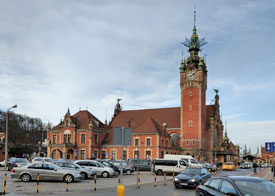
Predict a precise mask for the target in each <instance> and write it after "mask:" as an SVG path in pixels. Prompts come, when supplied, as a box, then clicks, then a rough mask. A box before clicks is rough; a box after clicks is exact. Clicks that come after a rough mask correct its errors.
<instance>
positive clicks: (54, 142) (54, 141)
mask: <svg viewBox="0 0 275 196" xmlns="http://www.w3.org/2000/svg"><path fill="white" fill-rule="evenodd" d="M53 144H56V135H53Z"/></svg>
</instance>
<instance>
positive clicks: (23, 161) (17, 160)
mask: <svg viewBox="0 0 275 196" xmlns="http://www.w3.org/2000/svg"><path fill="white" fill-rule="evenodd" d="M16 162H18V163H29V161H28V160H27V159H16Z"/></svg>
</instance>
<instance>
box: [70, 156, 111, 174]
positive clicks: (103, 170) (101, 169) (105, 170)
mask: <svg viewBox="0 0 275 196" xmlns="http://www.w3.org/2000/svg"><path fill="white" fill-rule="evenodd" d="M74 163H76V164H78V165H80V166H83V167H86V168H90V169H92V170H94V171H96V174H97V175H101V176H102V177H103V178H108V177H110V176H113V175H115V171H114V170H113V169H112V168H110V167H106V166H104V165H103V164H102V163H99V162H98V161H95V160H77V161H75V162H74Z"/></svg>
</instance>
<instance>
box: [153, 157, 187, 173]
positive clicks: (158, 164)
mask: <svg viewBox="0 0 275 196" xmlns="http://www.w3.org/2000/svg"><path fill="white" fill-rule="evenodd" d="M188 166H189V165H188V163H186V162H185V161H183V160H169V159H155V160H153V163H152V172H154V173H155V174H157V175H163V174H164V173H167V174H168V173H180V172H181V171H182V170H183V169H185V168H186V167H188Z"/></svg>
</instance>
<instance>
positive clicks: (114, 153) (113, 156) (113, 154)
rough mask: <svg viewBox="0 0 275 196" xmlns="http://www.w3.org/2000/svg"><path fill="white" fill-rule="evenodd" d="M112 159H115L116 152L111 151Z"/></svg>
mask: <svg viewBox="0 0 275 196" xmlns="http://www.w3.org/2000/svg"><path fill="white" fill-rule="evenodd" d="M112 158H113V159H116V150H112Z"/></svg>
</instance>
